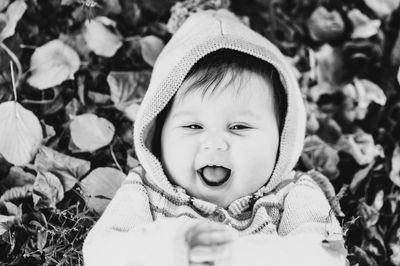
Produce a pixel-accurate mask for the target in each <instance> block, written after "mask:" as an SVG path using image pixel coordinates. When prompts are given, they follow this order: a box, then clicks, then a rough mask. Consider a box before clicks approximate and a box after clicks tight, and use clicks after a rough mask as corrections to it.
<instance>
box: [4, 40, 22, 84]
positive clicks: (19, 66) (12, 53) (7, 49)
mask: <svg viewBox="0 0 400 266" xmlns="http://www.w3.org/2000/svg"><path fill="white" fill-rule="evenodd" d="M0 48H1V49H3V50H4V51H5V52H6V53H7V54H8V56H9V57H11V59H12V61H14V63H15V65H16V67H17V70H18V72H17V78H16V81H17V82H16V87H18V84H19V80H20V78H21V76H22V66H21V62H20V61H19V59H18V57H17V55H16V54H15V53H14V52H13V51H11V50H10V48H8V47H7V45H5V44H4V43H2V42H0Z"/></svg>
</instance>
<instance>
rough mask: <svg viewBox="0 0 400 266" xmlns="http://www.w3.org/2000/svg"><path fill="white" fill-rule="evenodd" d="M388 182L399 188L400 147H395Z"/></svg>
mask: <svg viewBox="0 0 400 266" xmlns="http://www.w3.org/2000/svg"><path fill="white" fill-rule="evenodd" d="M389 177H390V180H392V182H393V183H394V184H395V185H396V186H398V187H400V146H399V145H396V147H395V149H394V151H393V155H392V169H391V170H390V174H389Z"/></svg>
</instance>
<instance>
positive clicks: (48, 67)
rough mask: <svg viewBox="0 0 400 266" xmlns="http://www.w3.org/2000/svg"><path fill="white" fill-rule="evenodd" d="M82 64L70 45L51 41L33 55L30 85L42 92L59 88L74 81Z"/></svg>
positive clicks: (59, 41) (56, 40)
mask: <svg viewBox="0 0 400 266" xmlns="http://www.w3.org/2000/svg"><path fill="white" fill-rule="evenodd" d="M80 64H81V61H80V59H79V55H78V54H77V52H76V51H75V50H74V49H72V48H71V47H70V46H69V45H67V44H65V43H64V42H62V41H61V40H58V39H55V40H52V41H49V42H47V43H45V44H44V45H42V46H40V47H39V48H36V50H35V52H34V53H33V55H32V57H31V62H30V69H31V71H32V75H31V76H30V77H29V78H28V83H29V84H30V85H31V86H33V87H35V88H37V89H40V90H44V89H48V88H51V87H54V86H57V85H59V84H61V83H62V82H64V81H65V80H67V79H73V78H74V74H75V72H76V71H78V69H79V66H80Z"/></svg>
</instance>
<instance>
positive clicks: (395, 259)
mask: <svg viewBox="0 0 400 266" xmlns="http://www.w3.org/2000/svg"><path fill="white" fill-rule="evenodd" d="M389 246H390V250H391V251H392V255H390V261H391V262H392V263H393V265H400V243H390V244H389Z"/></svg>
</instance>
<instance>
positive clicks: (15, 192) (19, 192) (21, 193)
mask: <svg viewBox="0 0 400 266" xmlns="http://www.w3.org/2000/svg"><path fill="white" fill-rule="evenodd" d="M32 188H33V185H25V186H23V187H12V188H10V189H9V190H6V191H5V192H4V193H3V194H2V195H1V197H0V205H1V204H4V202H6V201H16V200H20V199H24V198H26V197H29V196H31V195H32Z"/></svg>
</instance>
